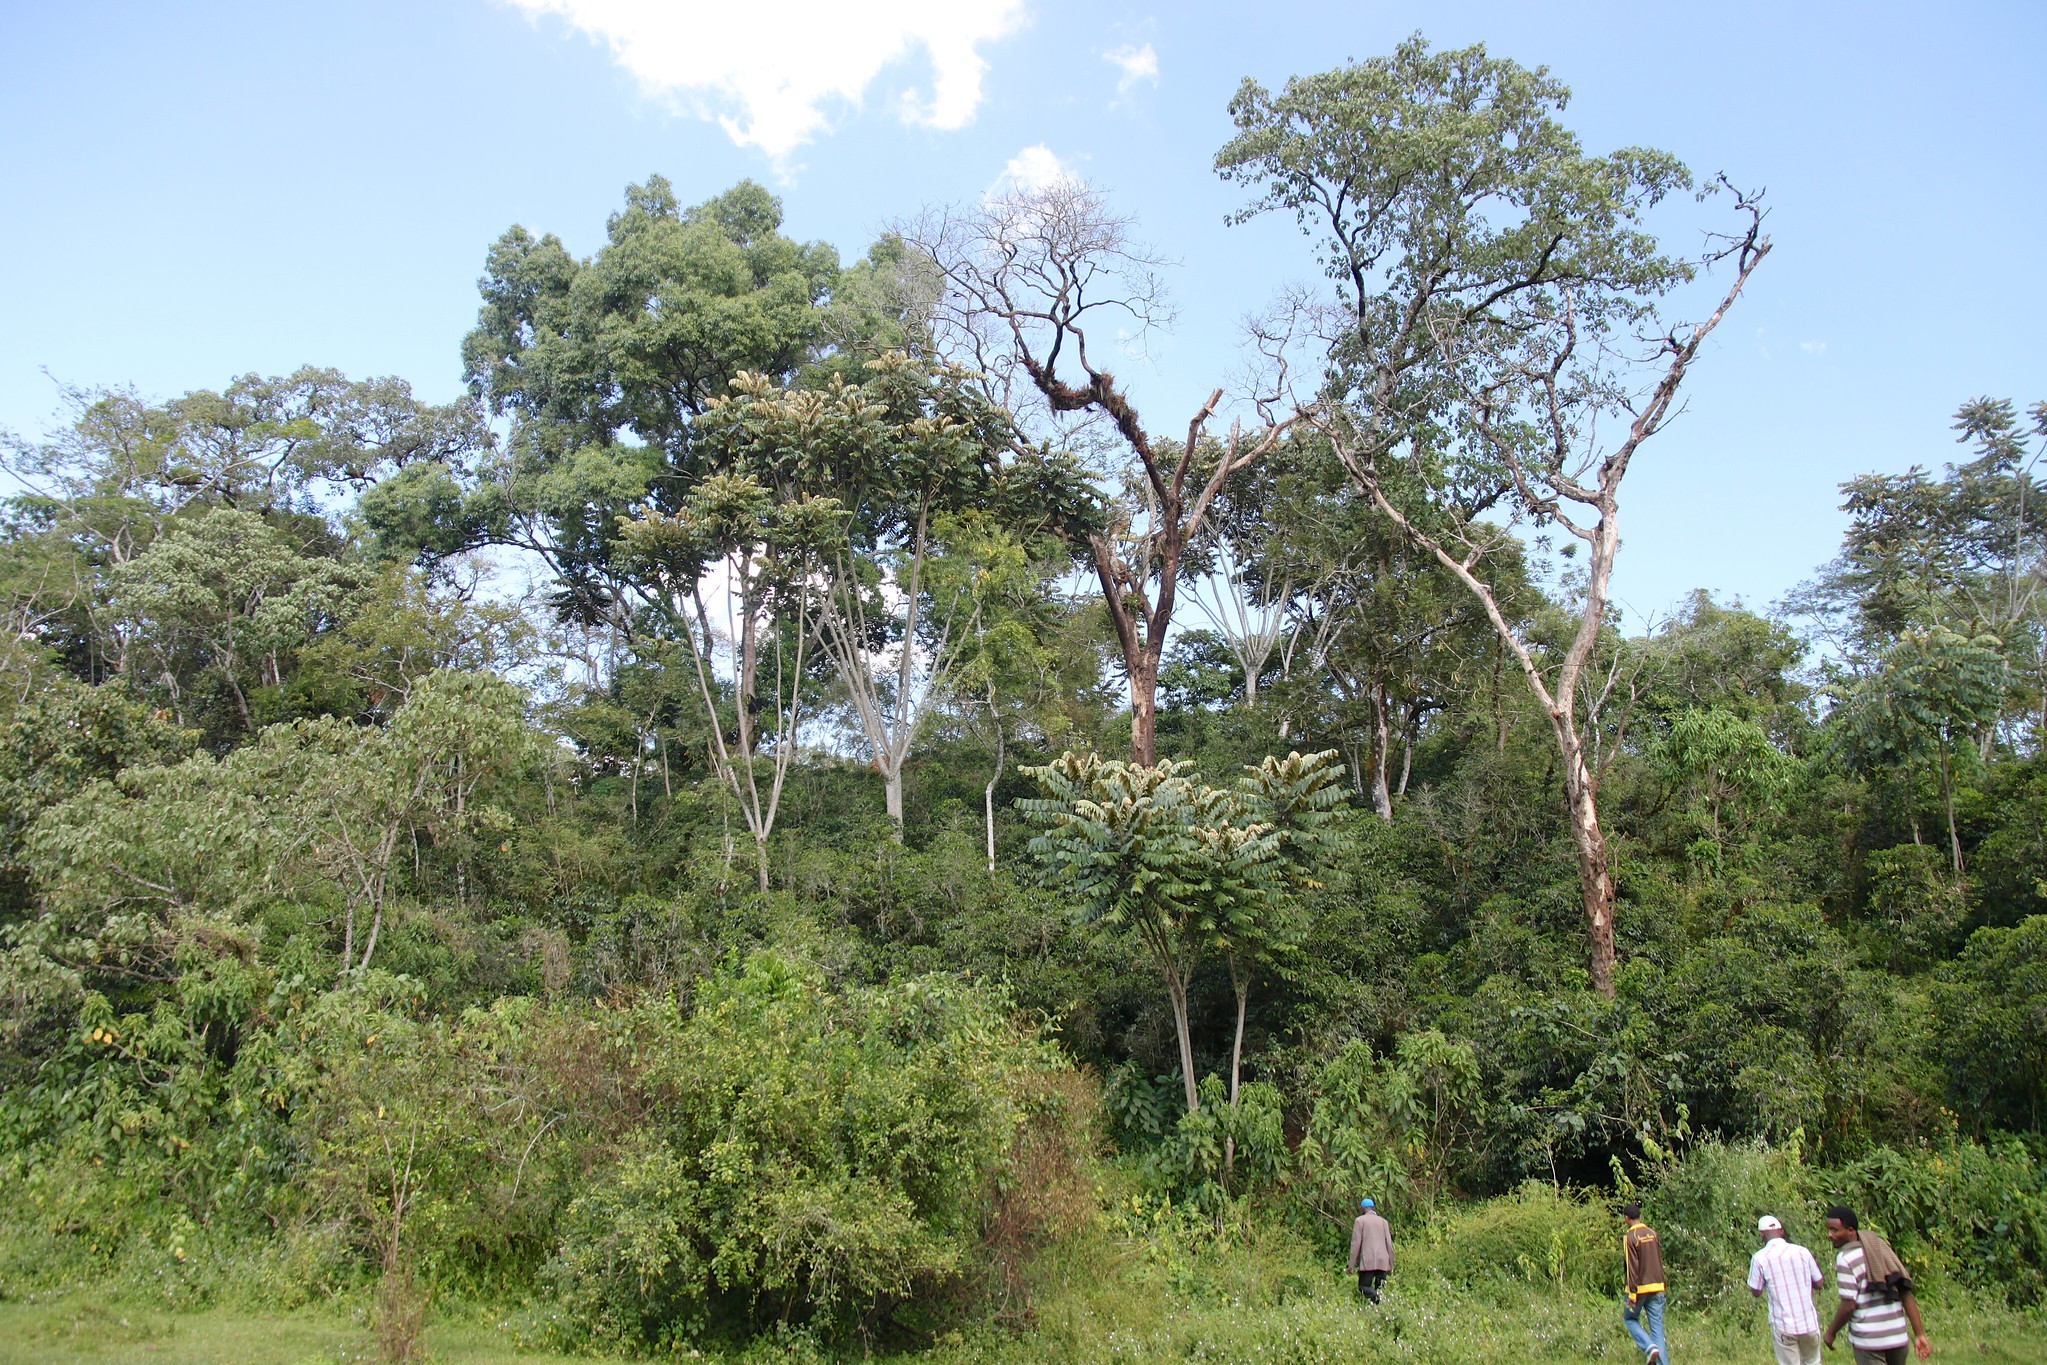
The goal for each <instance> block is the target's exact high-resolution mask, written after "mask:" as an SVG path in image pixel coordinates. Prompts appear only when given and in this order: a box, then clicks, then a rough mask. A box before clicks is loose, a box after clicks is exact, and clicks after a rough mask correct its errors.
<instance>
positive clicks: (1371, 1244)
mask: <svg viewBox="0 0 2047 1365" xmlns="http://www.w3.org/2000/svg"><path fill="white" fill-rule="evenodd" d="M1358 1207H1359V1208H1360V1209H1362V1210H1363V1212H1362V1213H1360V1214H1359V1215H1358V1216H1357V1221H1355V1222H1353V1223H1352V1224H1351V1225H1350V1268H1351V1269H1352V1270H1354V1271H1356V1272H1357V1277H1358V1294H1359V1296H1360V1297H1362V1298H1364V1299H1365V1300H1366V1301H1367V1302H1370V1303H1377V1302H1378V1301H1379V1291H1380V1290H1381V1289H1383V1288H1384V1287H1385V1285H1386V1277H1387V1276H1388V1275H1390V1274H1392V1273H1393V1229H1392V1227H1391V1226H1390V1225H1388V1223H1387V1222H1386V1220H1385V1219H1384V1218H1381V1217H1380V1216H1379V1210H1378V1208H1377V1207H1375V1206H1374V1205H1373V1203H1372V1201H1371V1200H1369V1199H1360V1200H1359V1201H1358Z"/></svg>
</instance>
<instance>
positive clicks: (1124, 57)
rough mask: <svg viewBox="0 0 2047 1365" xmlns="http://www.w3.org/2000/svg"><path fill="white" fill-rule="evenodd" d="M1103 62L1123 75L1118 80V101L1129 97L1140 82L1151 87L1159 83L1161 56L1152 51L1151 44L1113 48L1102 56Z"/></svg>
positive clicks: (1125, 45)
mask: <svg viewBox="0 0 2047 1365" xmlns="http://www.w3.org/2000/svg"><path fill="white" fill-rule="evenodd" d="M1102 60H1103V61H1105V62H1107V63H1109V65H1111V66H1113V67H1115V68H1117V69H1118V70H1119V71H1121V72H1122V73H1123V74H1122V75H1121V76H1118V77H1117V78H1116V97H1117V98H1118V99H1121V98H1122V97H1123V96H1125V95H1128V94H1129V93H1130V92H1131V91H1132V90H1133V89H1135V88H1136V86H1137V83H1138V82H1139V81H1145V82H1147V83H1149V84H1151V85H1157V84H1158V83H1159V54H1158V53H1157V52H1155V51H1153V50H1152V45H1151V44H1150V43H1146V44H1144V45H1143V46H1142V47H1139V46H1136V45H1134V44H1131V43H1125V44H1124V45H1123V46H1121V47H1112V48H1110V49H1109V50H1108V51H1107V52H1104V53H1103V54H1102Z"/></svg>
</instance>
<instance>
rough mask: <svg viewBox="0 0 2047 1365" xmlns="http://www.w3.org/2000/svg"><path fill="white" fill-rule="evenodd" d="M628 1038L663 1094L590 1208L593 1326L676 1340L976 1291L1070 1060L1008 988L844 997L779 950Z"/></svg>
mask: <svg viewBox="0 0 2047 1365" xmlns="http://www.w3.org/2000/svg"><path fill="white" fill-rule="evenodd" d="M634 1023H635V1024H636V1027H635V1029H634V1030H633V1032H632V1033H631V1034H630V1035H629V1036H621V1037H620V1038H619V1040H618V1041H619V1045H621V1046H625V1047H630V1048H633V1049H635V1050H637V1051H638V1052H639V1054H640V1056H641V1057H642V1060H643V1064H644V1072H643V1076H642V1080H643V1083H644V1084H646V1085H647V1086H648V1088H649V1090H650V1093H653V1094H655V1095H657V1096H658V1097H659V1104H658V1106H657V1107H656V1109H655V1110H654V1112H653V1113H652V1114H650V1116H649V1121H648V1123H647V1124H646V1125H645V1126H644V1127H643V1128H642V1129H641V1130H640V1131H639V1132H638V1133H637V1134H636V1135H635V1137H634V1139H633V1141H632V1143H631V1145H630V1147H629V1148H628V1150H627V1151H626V1152H625V1154H624V1155H623V1156H622V1157H621V1159H620V1160H618V1161H617V1162H616V1163H615V1164H614V1165H612V1166H610V1167H608V1168H604V1169H600V1170H598V1171H597V1172H595V1173H594V1174H593V1176H592V1177H591V1179H590V1180H589V1182H588V1183H587V1184H586V1186H585V1188H584V1191H583V1193H582V1194H580V1195H579V1196H578V1197H577V1198H576V1200H575V1202H574V1203H573V1204H572V1205H571V1207H570V1209H569V1211H568V1214H567V1219H566V1224H565V1227H564V1230H563V1234H562V1242H561V1249H560V1252H559V1254H558V1256H557V1257H556V1259H555V1261H554V1263H553V1266H552V1278H553V1279H554V1281H555V1283H556V1285H557V1286H558V1288H559V1290H560V1293H561V1296H562V1298H563V1301H564V1304H565V1306H566V1307H567V1308H568V1309H569V1310H570V1312H569V1316H570V1318H571V1319H572V1320H580V1321H582V1322H584V1323H586V1324H587V1325H588V1328H589V1331H590V1334H591V1335H592V1336H593V1337H596V1338H600V1339H609V1340H613V1341H618V1342H623V1343H628V1344H632V1345H638V1346H665V1345H673V1344H675V1343H678V1342H681V1341H685V1340H689V1339H694V1338H697V1337H700V1336H703V1335H706V1334H716V1335H739V1334H743V1333H745V1332H748V1331H751V1330H753V1329H756V1328H758V1327H759V1326H761V1325H762V1324H763V1323H765V1322H767V1321H769V1320H771V1319H773V1320H780V1321H784V1322H791V1323H796V1324H799V1325H806V1326H808V1327H810V1328H811V1329H812V1330H813V1331H814V1332H816V1333H818V1334H820V1335H822V1336H827V1337H828V1336H831V1335H834V1334H838V1333H842V1332H843V1331H844V1330H845V1329H847V1328H848V1327H850V1326H852V1325H854V1324H856V1323H858V1324H863V1325H867V1326H870V1327H886V1326H888V1325H890V1324H891V1323H892V1322H893V1321H895V1319H896V1318H897V1315H898V1313H899V1311H900V1310H901V1309H903V1308H904V1307H905V1306H906V1305H918V1306H920V1307H928V1305H929V1304H930V1303H931V1302H932V1301H933V1300H935V1299H938V1298H941V1297H943V1296H944V1295H945V1293H946V1292H947V1291H948V1290H950V1289H951V1288H953V1287H954V1286H957V1285H958V1284H959V1283H960V1282H961V1281H962V1280H963V1279H964V1277H965V1272H966V1271H967V1270H968V1269H969V1268H970V1258H971V1256H972V1253H973V1252H974V1251H975V1250H976V1248H977V1246H978V1245H979V1242H980V1238H981V1235H982V1230H983V1220H984V1215H985V1212H986V1210H987V1208H988V1206H989V1202H990V1197H991V1195H992V1194H993V1192H994V1190H993V1187H994V1185H995V1184H996V1182H997V1180H998V1178H999V1177H1000V1176H1001V1175H1002V1174H1003V1172H1004V1167H1005V1162H1006V1160H1007V1158H1008V1157H1009V1156H1010V1154H1011V1153H1012V1150H1013V1143H1014V1139H1015V1137H1016V1135H1017V1132H1018V1130H1019V1128H1020V1127H1021V1126H1022V1125H1023V1122H1024V1119H1025V1117H1026V1110H1027V1107H1028V1098H1029V1096H1030V1095H1031V1094H1032V1093H1037V1094H1039V1095H1040V1096H1041V1095H1042V1087H1038V1088H1036V1089H1035V1091H1034V1087H1033V1080H1034V1078H1037V1077H1040V1076H1042V1075H1043V1074H1044V1073H1045V1072H1047V1071H1053V1070H1057V1069H1058V1068H1059V1067H1060V1065H1061V1064H1060V1063H1059V1061H1058V1058H1057V1056H1056V1054H1055V1053H1054V1052H1053V1051H1052V1050H1051V1049H1050V1048H1049V1047H1047V1046H1046V1045H1044V1044H1043V1043H1041V1042H1039V1041H1038V1040H1037V1039H1036V1038H1034V1037H1032V1036H1030V1035H1029V1034H1027V1033H1024V1032H1022V1031H1021V1030H1019V1028H1018V1027H1017V1026H1016V1025H1014V1024H1013V1023H1011V1022H1010V1020H1009V1016H1008V1008H1007V1001H1006V1000H1005V999H1004V998H1003V997H1001V996H1000V995H999V994H997V993H995V992H993V991H990V990H987V989H984V988H976V987H966V986H961V985H958V984H955V983H951V982H947V981H944V980H940V979H934V978H920V979H917V980H913V981H910V982H906V983H903V984H901V985H895V986H886V987H872V988H866V989H859V990H852V991H848V992H846V993H844V994H840V995H833V994H831V993H830V992H828V991H827V990H826V989H825V988H824V986H823V985H822V984H821V983H820V982H819V981H818V980H817V979H816V978H815V977H814V976H812V975H809V974H806V973H805V972H804V971H803V970H801V969H799V968H797V967H796V966H794V965H792V964H791V963H789V962H788V961H786V960H784V959H781V958H779V957H776V956H774V955H772V954H766V953H763V954H759V955H757V956H755V957H754V958H752V959H751V960H750V961H749V962H748V963H747V964H746V965H745V966H744V967H743V968H741V969H739V970H736V971H731V972H727V973H725V974H722V975H721V976H719V977H716V978H714V979H712V980H711V981H710V982H708V983H706V985H705V986H704V987H703V989H702V991H701V993H700V995H699V997H698V1008H697V1011H696V1013H695V1014H694V1015H693V1016H692V1017H690V1018H688V1019H687V1020H684V1019H682V1018H681V1017H680V1016H679V1014H677V1013H676V1012H675V1011H674V1010H673V1009H672V1007H670V1008H668V1009H666V1010H662V1009H654V1008H649V1009H647V1010H643V1011H642V1012H641V1013H640V1014H639V1015H638V1017H637V1018H636V1019H635V1021H634Z"/></svg>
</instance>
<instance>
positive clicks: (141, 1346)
mask: <svg viewBox="0 0 2047 1365" xmlns="http://www.w3.org/2000/svg"><path fill="white" fill-rule="evenodd" d="M1138 1278H1139V1279H1141V1278H1142V1277H1141V1276H1140V1277H1138ZM1137 1291H1138V1286H1137V1285H1135V1284H1133V1283H1130V1282H1123V1283H1106V1282H1097V1283H1096V1284H1095V1285H1094V1286H1093V1287H1092V1288H1091V1289H1090V1290H1089V1291H1087V1292H1085V1293H1066V1294H1060V1295H1056V1296H1054V1297H1053V1298H1051V1299H1050V1300H1048V1301H1047V1302H1045V1303H1044V1304H1043V1305H1042V1307H1041V1310H1040V1312H1039V1314H1038V1321H1037V1325H1036V1326H1035V1327H1034V1328H1033V1329H1032V1330H1030V1331H1027V1332H1022V1333H1002V1332H996V1331H992V1330H982V1331H975V1332H972V1333H967V1334H956V1335H953V1336H951V1337H948V1338H946V1339H944V1340H942V1341H940V1342H939V1343H937V1344H936V1345H935V1346H934V1347H933V1348H932V1349H931V1350H929V1351H927V1352H922V1353H919V1354H918V1355H917V1356H915V1357H901V1358H899V1359H903V1360H906V1361H907V1360H910V1359H914V1360H917V1361H919V1362H921V1363H922V1365H1052V1363H1053V1362H1060V1363H1061V1365H1064V1362H1079V1363H1082V1365H1087V1363H1090V1362H1104V1363H1105V1365H1106V1363H1107V1362H1139V1361H1156V1360H1182V1361H1189V1362H1202V1363H1203V1365H1223V1363H1225V1362H1227V1363H1229V1365H1236V1363H1237V1362H1243V1363H1244V1365H1251V1363H1252V1362H1257V1365H1320V1363H1321V1362H1325V1361H1326V1362H1330V1363H1331V1365H1335V1362H1354V1361H1359V1360H1368V1359H1369V1360H1375V1361H1393V1362H1413V1363H1414V1365H1437V1363H1438V1362H1441V1365H1450V1363H1451V1362H1460V1363H1463V1362H1475V1361H1478V1362H1484V1361H1499V1362H1509V1361H1512V1362H1523V1361H1537V1362H1541V1361H1557V1362H1563V1361H1591V1362H1599V1361H1611V1362H1614V1365H1635V1363H1636V1362H1637V1361H1638V1360H1639V1356H1638V1355H1637V1354H1636V1352H1635V1349H1634V1347H1633V1345H1632V1344H1631V1343H1630V1342H1629V1341H1628V1339H1627V1337H1626V1336H1625V1334H1624V1333H1623V1331H1622V1328H1621V1324H1620V1313H1619V1310H1618V1309H1617V1308H1614V1307H1612V1306H1611V1305H1608V1304H1607V1303H1606V1302H1605V1301H1604V1300H1603V1299H1600V1298H1596V1297H1593V1296H1591V1295H1587V1294H1577V1293H1565V1294H1558V1293H1556V1292H1554V1291H1553V1290H1549V1289H1546V1288H1544V1287H1540V1286H1511V1285H1506V1284H1503V1285H1501V1286H1499V1287H1498V1288H1497V1289H1496V1290H1492V1291H1486V1292H1473V1291H1462V1292H1459V1291H1453V1290H1451V1289H1449V1287H1448V1286H1446V1285H1443V1284H1442V1283H1441V1282H1439V1281H1438V1282H1430V1283H1410V1284H1406V1285H1401V1284H1399V1283H1398V1282H1397V1280H1396V1283H1395V1284H1394V1286H1392V1292H1391V1293H1389V1295H1388V1297H1387V1301H1386V1302H1385V1303H1384V1304H1382V1305H1380V1306H1379V1307H1378V1308H1376V1309H1368V1308H1364V1307H1361V1306H1360V1305H1359V1304H1357V1303H1356V1302H1355V1301H1354V1300H1353V1299H1352V1297H1351V1296H1350V1295H1349V1294H1348V1292H1347V1286H1346V1284H1345V1283H1343V1282H1342V1281H1339V1280H1338V1279H1337V1278H1336V1277H1335V1276H1333V1275H1332V1276H1329V1277H1327V1278H1326V1279H1324V1280H1323V1281H1322V1282H1321V1283H1319V1284H1315V1285H1312V1286H1302V1287H1300V1288H1298V1289H1297V1290H1296V1291H1295V1292H1294V1294H1293V1295H1292V1296H1291V1297H1289V1298H1288V1299H1287V1300H1286V1301H1285V1302H1283V1303H1267V1304H1263V1305H1258V1306H1250V1305H1243V1304H1239V1303H1236V1302H1231V1301H1228V1300H1222V1299H1202V1298H1193V1299H1188V1298H1181V1297H1178V1296H1164V1297H1161V1296H1157V1295H1147V1294H1143V1293H1141V1292H1137ZM1119 1309H1128V1310H1132V1311H1129V1312H1127V1313H1119V1312H1118V1311H1117V1310H1119ZM1928 1326H1929V1328H1930V1329H1931V1331H1932V1334H1933V1340H1934V1358H1935V1359H1936V1360H1950V1361H1962V1360H1967V1361H1971V1362H1980V1365H2038V1362H2040V1361H2042V1360H2043V1359H2047V1346H2043V1336H2042V1325H2041V1324H2040V1323H2039V1322H2038V1321H2037V1320H2032V1319H2028V1318H2025V1317H2021V1316H2018V1315H2014V1314H2010V1313H2004V1312H1997V1311H1994V1310H1988V1309H1984V1308H1982V1307H1979V1306H1977V1305H1973V1304H1969V1303H1966V1302H1948V1303H1938V1304H1931V1305H1928ZM1669 1337H1670V1345H1671V1355H1672V1357H1673V1358H1674V1359H1675V1360H1677V1361H1679V1362H1681V1365H1767V1362H1768V1361H1769V1359H1770V1346H1769V1341H1768V1339H1767V1338H1766V1337H1765V1335H1764V1333H1763V1327H1762V1314H1761V1312H1760V1310H1757V1311H1756V1312H1754V1313H1752V1314H1743V1313H1741V1312H1738V1311H1735V1312H1721V1313H1715V1314H1699V1313H1685V1312H1681V1311H1673V1313H1672V1314H1671V1319H1670V1323H1669ZM425 1344H426V1352H427V1354H426V1359H428V1360H430V1361H433V1362H438V1365H495V1363H496V1362H505V1365H512V1363H513V1362H519V1363H520V1365H541V1363H544V1362H561V1361H567V1360H569V1359H570V1357H566V1356H560V1355H553V1354H548V1353H545V1352H531V1351H525V1350H521V1349H519V1348H517V1347H516V1346H515V1345H514V1343H513V1342H512V1340H511V1338H510V1336H509V1335H508V1334H507V1332H506V1331H505V1330H503V1329H502V1328H501V1327H500V1326H498V1325H497V1324H496V1323H494V1322H492V1321H489V1320H486V1319H485V1318H481V1317H468V1318H464V1317H454V1318H450V1319H442V1320H439V1321H436V1322H435V1323H433V1324H432V1325H430V1326H429V1327H428V1329H427V1332H426V1338H425ZM792 1355H793V1356H794V1357H795V1358H799V1359H800V1358H804V1357H808V1356H810V1355H811V1353H810V1352H809V1351H807V1350H801V1349H798V1350H794V1351H790V1352H785V1351H782V1350H776V1349H774V1348H767V1347H764V1348H763V1349H757V1350H755V1351H753V1352H749V1353H748V1356H749V1359H750V1360H754V1361H761V1360H768V1359H780V1358H790V1356H792ZM853 1358H856V1359H857V1358H858V1353H857V1352H855V1353H853ZM1845 1358H1846V1351H1845V1348H1843V1349H1842V1350H1840V1351H1838V1352H1837V1354H1836V1356H1835V1359H1838V1360H1845ZM374 1359H375V1350H374V1346H373V1343H372V1337H371V1333H370V1329H369V1326H368V1324H367V1323H366V1322H365V1321H363V1320H362V1319H361V1318H359V1317H356V1316H354V1315H351V1314H349V1313H347V1312H345V1311H337V1310H334V1309H331V1308H330V1309H306V1310H303V1311H299V1312H294V1313H289V1314H264V1313H257V1312H252V1311H248V1310H246V1309H231V1308H209V1309H202V1310H198V1311H194V1312H188V1313H167V1312H164V1311H162V1310H152V1309H145V1308H136V1307H133V1306H127V1305H124V1304H122V1303H121V1302H120V1301H119V1300H117V1299H112V1298H99V1297H94V1296H91V1295H89V1294H86V1293H82V1292H78V1291H73V1292H69V1293H64V1294H61V1295H57V1296H54V1297H52V1298H48V1299H39V1301H37V1302H33V1303H31V1302H12V1303H0V1361H4V1362H6V1365H81V1362H86V1361H95V1362H97V1361H122V1362H130V1361H133V1362H155V1363H158V1365H341V1363H342V1362H356V1361H365V1362H366V1361H371V1360H374Z"/></svg>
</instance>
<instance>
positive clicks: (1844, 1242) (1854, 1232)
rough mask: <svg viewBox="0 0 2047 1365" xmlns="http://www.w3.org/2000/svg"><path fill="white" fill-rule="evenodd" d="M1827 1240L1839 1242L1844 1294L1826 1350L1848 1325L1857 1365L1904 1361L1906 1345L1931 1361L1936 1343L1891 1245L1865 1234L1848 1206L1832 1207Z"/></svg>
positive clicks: (1837, 1279) (1837, 1267)
mask: <svg viewBox="0 0 2047 1365" xmlns="http://www.w3.org/2000/svg"><path fill="white" fill-rule="evenodd" d="M1827 1240H1828V1241H1830V1242H1832V1243H1833V1244H1834V1248H1835V1249H1834V1287H1835V1289H1837V1290H1839V1291H1840V1295H1841V1302H1840V1305H1839V1306H1838V1307H1837V1308H1835V1309H1834V1320H1833V1321H1832V1322H1830V1323H1828V1324H1827V1330H1826V1334H1825V1336H1824V1338H1823V1339H1824V1340H1825V1342H1826V1343H1827V1349H1828V1350H1830V1351H1831V1350H1833V1349H1834V1337H1835V1334H1837V1333H1838V1332H1839V1331H1840V1330H1841V1328H1842V1327H1844V1326H1845V1327H1846V1328H1847V1329H1848V1345H1849V1348H1850V1349H1851V1350H1853V1351H1854V1352H1855V1365H1905V1347H1906V1345H1907V1344H1910V1345H1911V1347H1912V1348H1913V1349H1914V1350H1916V1351H1918V1352H1919V1358H1920V1359H1921V1360H1924V1359H1926V1357H1927V1356H1928V1355H1929V1354H1931V1353H1932V1350H1933V1347H1932V1346H1931V1345H1930V1344H1928V1342H1927V1340H1926V1328H1925V1326H1924V1325H1923V1324H1921V1323H1920V1321H1919V1301H1918V1300H1917V1299H1915V1298H1913V1297H1912V1280H1911V1278H1910V1277H1909V1276H1908V1275H1906V1274H1905V1266H1904V1263H1903V1262H1901V1261H1899V1260H1898V1253H1897V1252H1895V1251H1893V1250H1891V1244H1890V1243H1889V1242H1886V1241H1885V1240H1884V1239H1883V1238H1881V1237H1879V1236H1877V1235H1876V1234H1875V1233H1873V1232H1871V1233H1865V1232H1863V1231H1862V1229H1861V1227H1860V1226H1859V1225H1858V1224H1857V1223H1856V1221H1855V1210H1853V1209H1851V1208H1849V1207H1848V1206H1847V1205H1845V1204H1836V1205H1834V1207H1832V1208H1830V1209H1828V1210H1827ZM1908 1325H1909V1327H1910V1331H1909V1333H1908V1332H1907V1330H1906V1329H1907V1327H1908Z"/></svg>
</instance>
